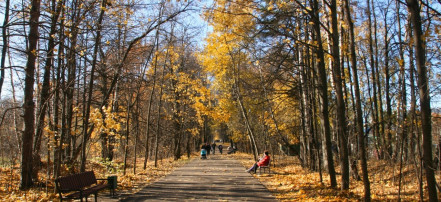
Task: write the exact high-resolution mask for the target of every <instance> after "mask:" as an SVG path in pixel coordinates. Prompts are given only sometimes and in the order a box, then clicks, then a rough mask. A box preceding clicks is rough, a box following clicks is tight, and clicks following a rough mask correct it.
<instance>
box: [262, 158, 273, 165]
mask: <svg viewBox="0 0 441 202" xmlns="http://www.w3.org/2000/svg"><path fill="white" fill-rule="evenodd" d="M263 166H271V158H270V159H269V161H268V163H267V164H266V165H263Z"/></svg>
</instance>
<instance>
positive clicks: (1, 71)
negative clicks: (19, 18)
mask: <svg viewBox="0 0 441 202" xmlns="http://www.w3.org/2000/svg"><path fill="white" fill-rule="evenodd" d="M9 4H10V0H6V2H5V14H4V16H5V20H4V21H3V27H2V39H3V48H2V59H1V61H0V62H1V63H0V99H1V97H2V96H1V94H2V88H3V82H4V81H5V68H6V67H5V63H6V53H7V51H8V46H9V45H8V40H9V35H8V24H9Z"/></svg>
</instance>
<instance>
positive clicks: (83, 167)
mask: <svg viewBox="0 0 441 202" xmlns="http://www.w3.org/2000/svg"><path fill="white" fill-rule="evenodd" d="M106 6H107V0H103V1H102V3H101V11H100V15H99V17H98V24H97V32H96V38H95V46H94V49H93V55H92V57H93V59H92V69H91V70H90V80H89V88H88V89H87V90H88V92H87V102H86V105H85V107H86V114H85V115H84V120H83V121H84V124H83V139H82V141H81V142H82V144H81V146H82V149H81V168H80V171H81V172H84V171H85V170H86V147H87V145H86V144H87V141H88V139H89V117H90V107H91V105H92V92H93V83H94V79H95V77H94V74H95V69H96V65H97V57H98V47H99V46H100V43H101V31H102V22H103V19H104V12H105V10H106V9H105V8H106Z"/></svg>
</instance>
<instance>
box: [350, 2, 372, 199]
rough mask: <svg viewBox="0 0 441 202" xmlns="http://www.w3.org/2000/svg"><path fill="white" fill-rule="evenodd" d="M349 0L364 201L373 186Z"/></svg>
mask: <svg viewBox="0 0 441 202" xmlns="http://www.w3.org/2000/svg"><path fill="white" fill-rule="evenodd" d="M349 6H350V4H349V0H345V10H346V23H347V24H348V25H349V37H350V40H349V43H350V45H349V46H350V47H349V48H350V49H349V50H350V56H351V57H350V59H351V68H352V76H353V81H354V83H353V85H352V86H353V87H354V90H355V107H356V116H357V117H356V122H357V133H358V147H359V150H358V151H359V158H360V160H361V170H362V175H363V184H364V201H366V202H368V201H371V188H370V182H369V175H368V167H367V159H366V156H367V155H366V147H365V142H364V130H363V111H362V109H361V95H360V86H359V81H358V71H357V55H356V54H355V34H354V23H353V22H352V17H351V9H350V7H349Z"/></svg>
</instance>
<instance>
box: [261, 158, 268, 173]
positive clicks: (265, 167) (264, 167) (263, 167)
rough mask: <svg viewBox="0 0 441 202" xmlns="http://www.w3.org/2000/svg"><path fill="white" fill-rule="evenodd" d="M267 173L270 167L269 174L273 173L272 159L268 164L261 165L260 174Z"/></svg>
mask: <svg viewBox="0 0 441 202" xmlns="http://www.w3.org/2000/svg"><path fill="white" fill-rule="evenodd" d="M262 169H263V173H265V171H266V169H268V174H270V173H271V159H270V160H269V161H268V164H267V165H266V166H259V174H262Z"/></svg>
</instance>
